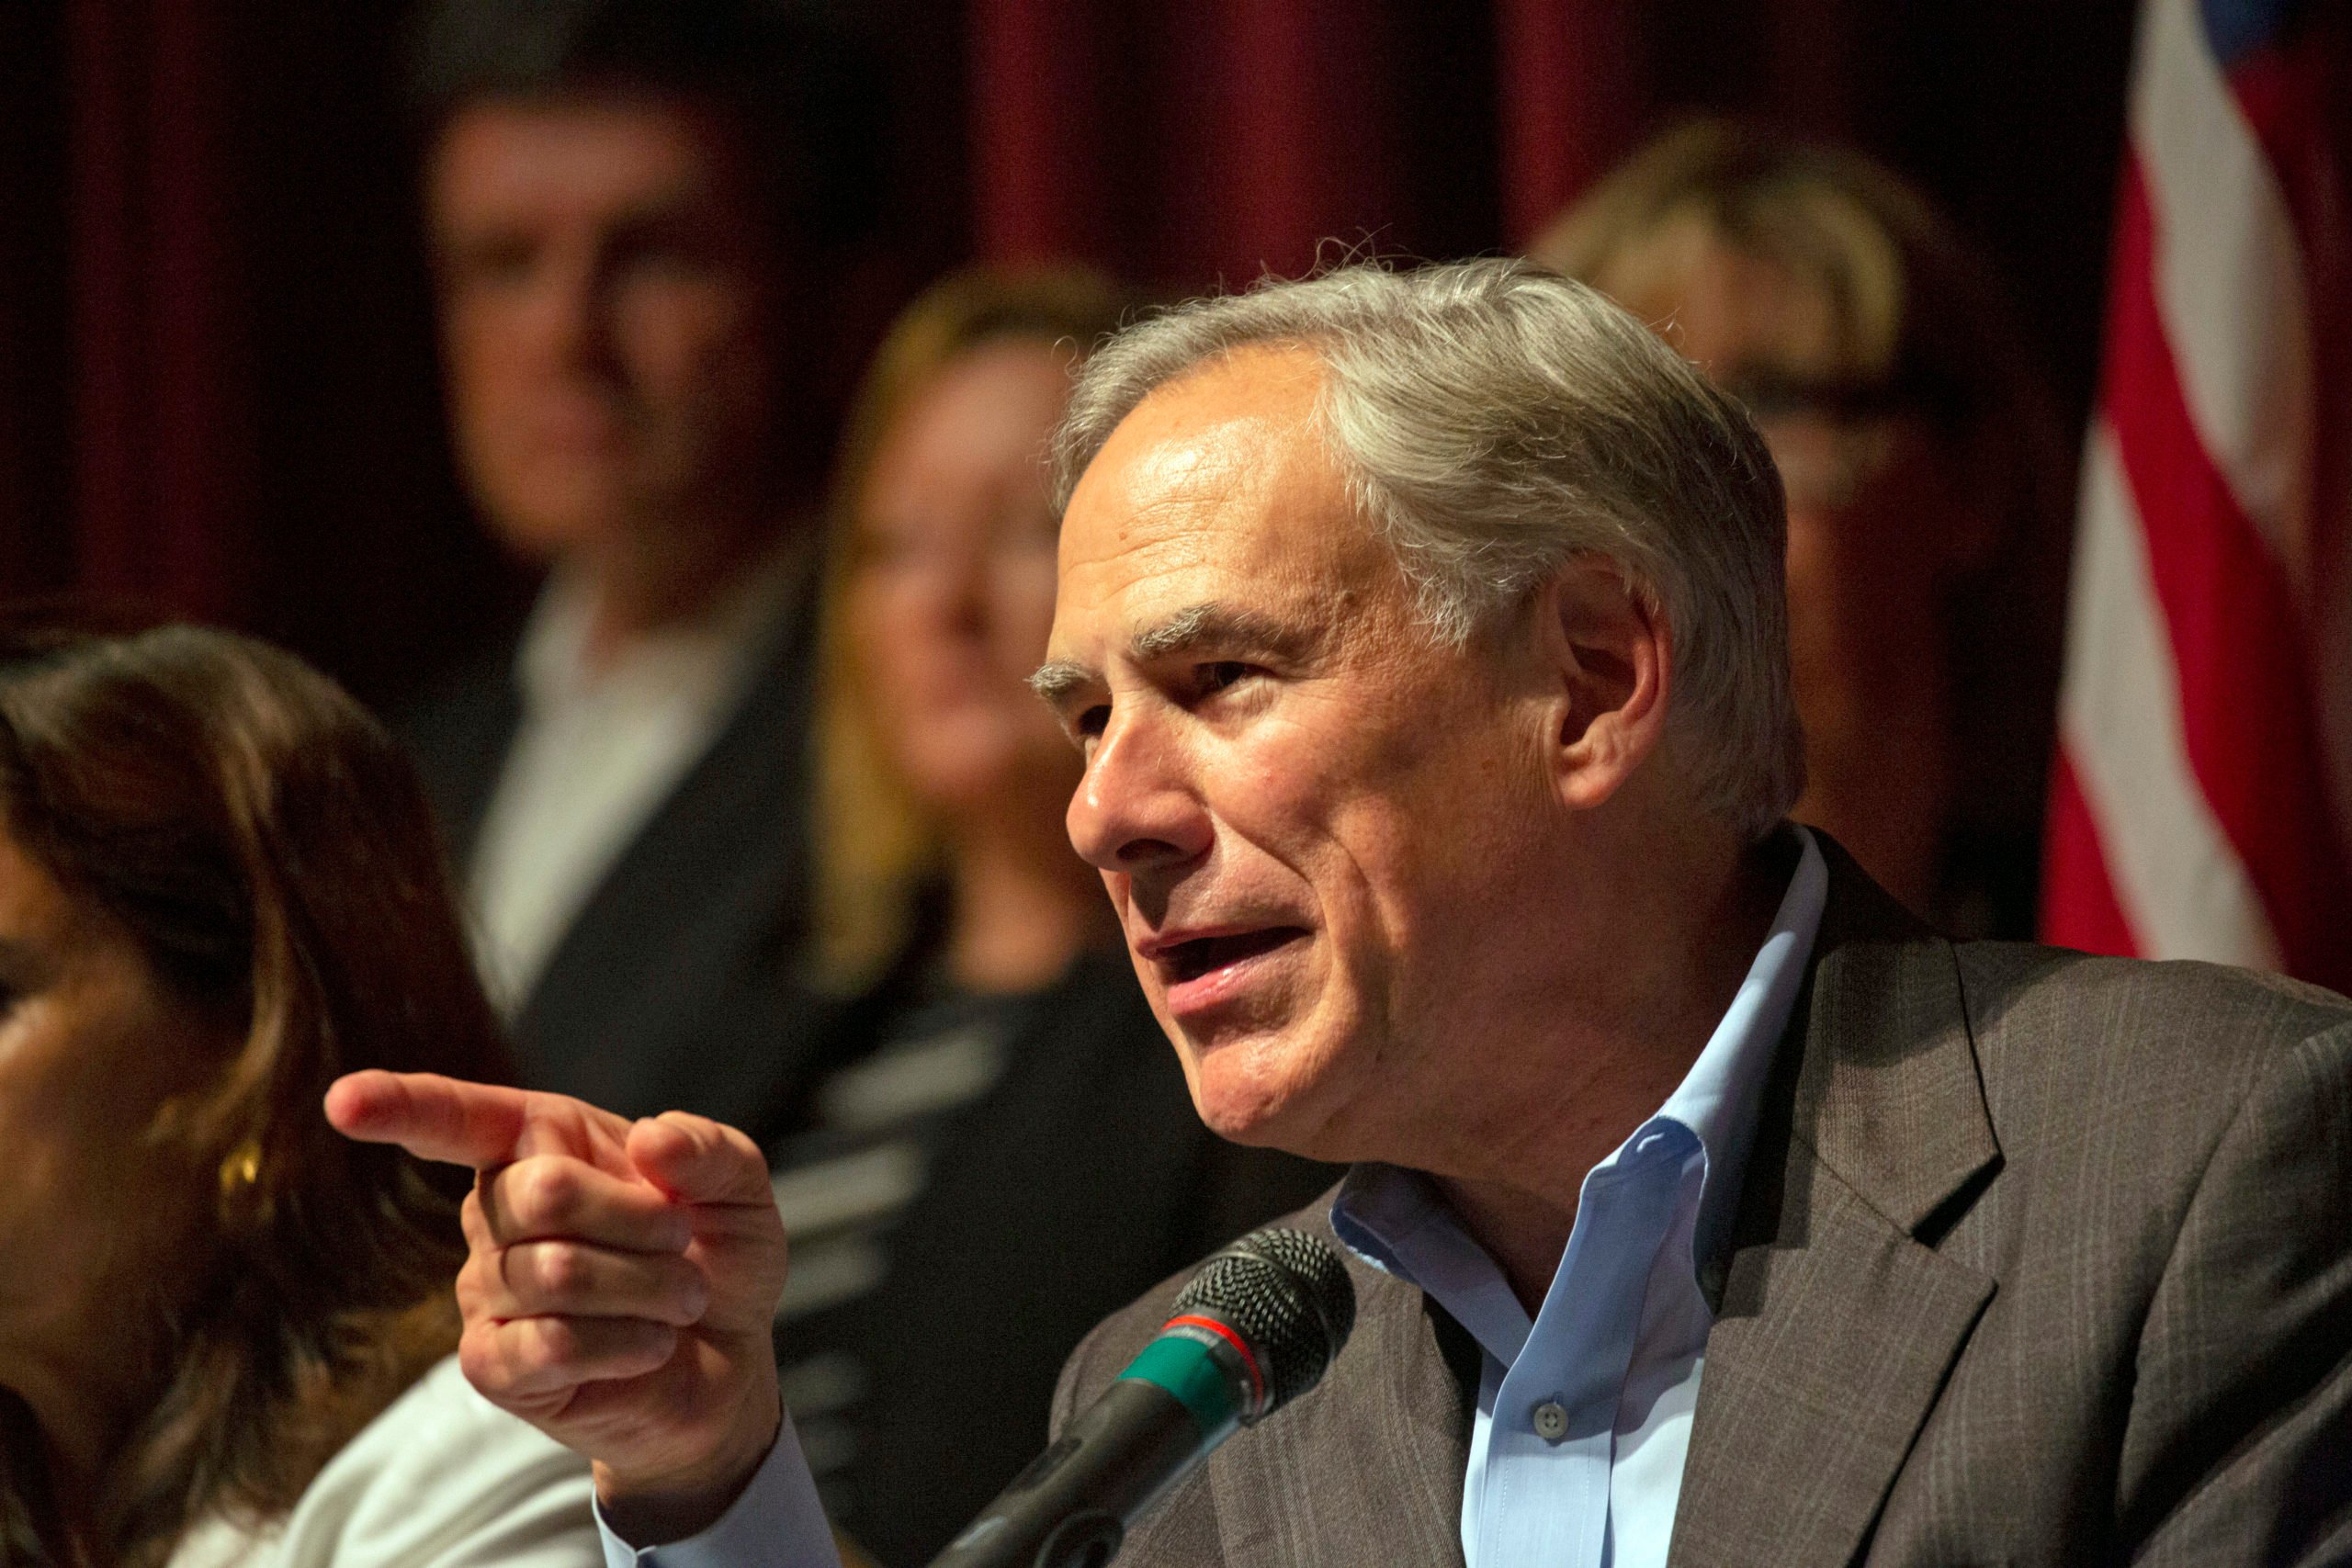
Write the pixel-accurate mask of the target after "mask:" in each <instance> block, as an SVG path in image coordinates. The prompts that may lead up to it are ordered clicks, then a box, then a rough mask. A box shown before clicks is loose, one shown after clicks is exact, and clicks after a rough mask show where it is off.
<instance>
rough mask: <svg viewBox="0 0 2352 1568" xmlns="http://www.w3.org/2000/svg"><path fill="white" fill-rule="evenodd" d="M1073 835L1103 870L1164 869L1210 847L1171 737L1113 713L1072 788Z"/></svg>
mask: <svg viewBox="0 0 2352 1568" xmlns="http://www.w3.org/2000/svg"><path fill="white" fill-rule="evenodd" d="M1068 821H1069V841H1070V843H1071V844H1072V845H1073V846H1074V847H1075V848H1076V849H1077V851H1078V852H1079V853H1080V855H1082V856H1084V857H1085V858H1086V860H1087V861H1088V862H1089V863H1091V864H1092V865H1094V866H1096V867H1097V868H1099V869H1101V870H1103V871H1114V872H1125V873H1129V874H1133V873H1136V872H1146V871H1153V870H1165V869H1168V868H1170V867H1173V866H1178V865H1182V864H1184V863H1188V862H1190V861H1193V860H1197V859H1199V858H1200V857H1201V856H1203V855H1204V854H1206V853H1207V852H1208V849H1209V840H1210V834H1211V829H1210V823H1209V816H1208V813H1207V811H1206V810H1204V808H1203V807H1202V805H1201V801H1200V797H1199V795H1197V794H1195V793H1194V791H1193V788H1192V787H1191V784H1190V781H1189V775H1188V772H1187V770H1186V769H1185V768H1184V766H1183V759H1182V755H1181V751H1180V750H1179V749H1178V747H1177V746H1176V744H1175V741H1174V739H1173V738H1172V737H1170V736H1169V735H1168V734H1167V733H1166V732H1165V731H1164V730H1161V729H1159V728H1156V727H1154V726H1152V725H1150V724H1148V723H1136V722H1131V721H1129V720H1127V719H1125V718H1124V717H1119V716H1114V717H1113V719H1112V720H1111V722H1110V724H1109V726H1108V727H1107V728H1105V729H1104V730H1103V734H1102V737H1101V738H1100V739H1097V740H1096V741H1095V744H1094V754H1093V755H1092V756H1091V758H1089V759H1088V761H1087V764H1086V773H1085V774H1084V776H1082V777H1081V778H1080V780H1079V781H1078V791H1077V793H1076V794H1074V795H1071V796H1070V801H1069V818H1068Z"/></svg>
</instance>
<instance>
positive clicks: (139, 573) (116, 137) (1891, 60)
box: [0, 0, 2131, 702]
mask: <svg viewBox="0 0 2352 1568" xmlns="http://www.w3.org/2000/svg"><path fill="white" fill-rule="evenodd" d="M408 9H409V0H338V3H337V4H335V5H332V6H250V5H245V4H242V3H241V0H65V4H63V5H62V6H0V112H5V113H6V115H7V116H8V118H9V121H10V128H11V134H10V135H9V137H7V138H5V139H0V199H5V200H6V202H7V204H8V210H9V212H10V214H11V218H12V221H11V223H10V224H8V225H0V518H5V520H6V527H5V528H0V595H21V594H25V593H28V592H53V591H57V590H79V591H82V592H90V593H96V594H100V595H104V596H108V597H116V598H123V597H129V598H133V599H138V600H143V601H145V602H147V603H148V604H152V605H153V606H156V607H159V608H162V609H165V610H169V611H174V612H176V613H179V614H183V615H200V616H205V617H209V618H214V619H220V620H225V621H227V622H229V623H231V624H233V625H238V626H244V627H247V628H249V629H253V630H256V631H258V632H260V633H262V634H263V635H266V636H270V637H276V638H278V639H279V640H282V641H285V642H288V643H289V644H290V645H292V646H293V647H295V648H296V649H299V650H300V651H302V652H304V653H306V654H308V655H310V656H311V657H312V658H314V659H317V660H320V661H322V663H324V664H325V665H326V666H327V667H328V668H330V669H332V670H334V671H335V672H337V673H338V674H341V675H342V676H344V677H345V679H346V680H349V681H351V682H353V683H354V684H355V685H356V686H357V687H358V688H359V689H360V690H361V691H362V692H363V693H364V694H371V695H374V696H377V697H379V699H382V700H384V701H387V702H397V701H398V700H400V699H401V697H402V696H403V695H405V694H410V693H413V692H414V691H415V690H417V689H418V687H419V686H420V685H421V684H422V683H424V682H425V681H427V680H428V679H429V678H430V677H431V676H432V674H433V673H434V672H435V671H436V670H437V669H438V668H441V667H445V666H447V664H448V663H449V662H451V661H452V660H454V659H455V658H457V657H458V656H460V655H462V654H464V653H467V652H469V651H470V650H471V649H475V648H477V647H479V646H480V645H481V643H482V642H483V641H484V640H485V638H486V637H487V636H488V634H489V633H490V631H491V630H492V628H493V626H494V624H495V623H496V621H497V620H498V618H499V617H500V616H501V615H506V614H511V612H512V610H513V609H514V607H515V604H517V603H519V590H520V589H521V588H522V587H523V586H524V585H523V584H522V583H521V581H520V580H519V579H518V577H517V576H516V575H515V573H514V572H513V571H512V570H511V569H509V568H507V567H505V566H504V565H503V564H502V563H501V562H500V561H499V559H498V558H496V556H495V555H494V554H493V553H492V552H491V551H490V550H489V549H488V548H487V547H485V546H484V545H483V544H482V543H481V540H480V538H479V536H478V535H477V534H476V532H475V530H474V529H473V527H472V525H471V523H470V520H469V517H468V516H467V513H466V509H465V506H464V504H463V502H462V501H461V499H460V497H459V494H458V488H457V485H456V483H455V481H454V479H453V478H452V476H451V473H450V469H449V465H448V459H447V449H446V443H445V441H444V438H443V436H442V434H441V430H440V423H441V412H440V407H439V393H438V388H437V384H436V371H435V365H434V356H433V350H432V324H431V315H430V310H429V301H428V299H427V296H426V291H425V287H424V274H423V267H422V263H421V259H420V257H419V254H418V249H419V247H418V245H417V242H416V236H415V216H414V197H413V176H412V173H411V170H410V168H409V166H408V160H409V157H410V150H409V149H408V148H407V147H406V145H405V144H404V140H403V132H402V130H401V121H400V115H399V91H398V73H399V48H398V44H399V39H400V37H401V27H402V24H403V21H404V18H405V17H406V15H407V12H408ZM833 10H834V11H835V12H836V13H837V14H840V15H842V16H844V17H849V18H851V19H852V22H853V25H854V26H855V27H857V28H860V29H862V31H863V32H864V33H865V42H866V43H867V44H868V45H870V47H871V51H872V52H873V54H874V56H875V57H876V61H877V62H878V63H879V64H880V66H881V68H882V73H883V75H884V77H885V78H886V85H887V88H888V97H889V104H888V113H887V115H886V117H885V119H886V126H885V131H884V134H885V135H886V136H887V138H888V146H887V147H886V148H884V149H883V154H884V155H883V158H882V164H883V166H884V168H885V170H886V175H885V179H886V183H887V186H888V188H887V189H886V190H884V191H882V192H881V193H880V202H879V206H880V208H881V209H882V211H881V219H882V222H881V234H880V237H879V239H878V241H877V243H876V250H877V256H876V265H875V266H874V268H873V274H874V276H876V277H879V278H881V279H884V280H886V281H885V283H883V284H881V285H876V286H872V287H868V286H867V285H865V284H855V285H844V286H843V287H842V288H841V290H840V293H841V296H842V301H843V304H842V310H843V312H844V313H845V314H848V315H853V316H855V317H857V318H858V319H860V320H863V319H864V317H865V315H867V314H876V315H879V314H882V313H884V312H882V311H880V310H875V309H872V308H871V306H872V305H873V304H874V303H879V304H881V305H887V304H888V303H890V300H889V299H885V300H880V301H878V302H869V301H865V300H864V299H862V298H856V299H854V298H853V297H854V296H855V295H856V294H857V291H858V289H859V288H866V289H867V291H868V292H873V291H876V289H878V290H879V291H881V292H887V293H888V294H890V296H891V299H898V298H903V297H904V295H905V294H906V293H907V292H910V290H911V289H912V288H916V287H918V286H920V285H921V284H922V282H923V281H924V280H926V279H927V278H928V277H929V276H932V275H933V274H935V273H936V272H938V271H940V270H941V269H943V268H944V267H946V266H949V265H955V264H956V263H957V262H959V261H962V260H965V259H967V258H969V257H972V256H976V255H977V256H985V257H990V258H996V259H1025V260H1044V259H1054V258H1071V259H1080V260H1087V261H1092V262H1095V263H1098V264H1100V265H1105V266H1108V267H1110V268H1113V269H1114V270H1116V271H1119V272H1121V273H1124V274H1125V275H1127V276H1130V277H1132V278H1134V279H1135V280H1136V281H1138V282H1140V283H1142V284H1145V285H1147V286H1148V287H1153V288H1159V289H1161V290H1165V291H1178V290H1192V289H1198V288H1205V287H1212V286H1216V285H1218V284H1225V285H1238V284H1242V283H1246V282H1248V281H1249V280H1250V279H1251V278H1253V277H1255V276H1257V275H1258V274H1259V273H1260V272H1261V270H1264V269H1267V268H1272V269H1273V270H1275V271H1277V272H1282V273H1295V272H1297V271H1299V270H1301V269H1303V268H1305V267H1306V266H1308V265H1312V264H1313V263H1314V262H1315V261H1316V260H1317V257H1318V255H1324V254H1329V242H1332V241H1336V242H1338V243H1340V245H1343V246H1354V247H1365V248H1369V249H1372V250H1374V251H1376V252H1378V253H1380V254H1386V255H1392V256H1430V257H1437V256H1450V255H1459V254H1475V253H1480V252H1492V251H1496V250H1499V249H1502V248H1505V247H1507V246H1509V245H1511V244H1514V243H1520V242H1521V241H1522V240H1524V239H1525V238H1526V237H1527V236H1528V235H1529V234H1530V233H1531V232H1532V230H1533V229H1534V228H1535V227H1536V226H1537V225H1539V224H1540V223H1542V222H1543V221H1544V220H1545V219H1546V218H1547V217H1549V216H1550V214H1551V213H1552V212H1553V211H1555V209H1557V208H1558V207H1559V206H1560V205H1561V204H1562V203H1564V202H1565V201H1566V200H1567V199H1569V198H1570V197H1573V196H1574V195H1575V194H1576V193H1577V191H1578V190H1580V189H1582V188H1583V187H1584V186H1585V185H1586V184H1587V183H1588V182H1589V181H1590V180H1591V179H1592V178H1593V177H1594V176H1595V175H1597V174H1599V173H1600V171H1601V170H1603V169H1604V168H1606V167H1607V166H1608V165H1609V164H1611V162H1612V161H1613V160H1614V159H1615V158H1617V157H1618V156H1619V155H1620V154H1621V153H1622V152H1624V151H1625V150H1627V149H1628V148H1630V147H1631V146H1632V145H1634V142H1635V141H1638V140H1639V138H1640V137H1642V136H1643V135H1645V134H1646V133H1647V132H1648V131H1649V130H1652V129H1654V128H1656V127H1657V125H1658V124H1659V123H1661V122H1662V121H1664V120H1666V119H1668V118H1672V117H1674V116H1675V115H1678V114H1679V113H1682V112H1686V111H1690V110H1694V109H1695V110H1721V111H1730V112H1735V113H1741V114H1748V115H1756V116H1761V117H1765V118H1773V119H1778V120H1780V121H1781V122H1783V123H1790V124H1793V125H1796V126H1798V127H1799V128H1801V129H1804V130H1811V131H1815V132H1816V133H1822V134H1829V135H1838V136H1844V137H1848V138H1850V139H1851V140H1853V141H1857V142H1859V143H1860V144H1861V145H1862V146H1864V147H1866V148H1867V149H1869V150H1870V151H1872V152H1876V153H1878V154H1879V155H1881V156H1882V157H1884V158H1886V159H1888V160H1889V161H1890V162H1892V163H1894V164H1895V165H1896V166H1897V167H1898V168H1901V169H1903V170H1905V172H1906V173H1908V174H1910V175H1913V176H1914V177H1915V178H1917V179H1918V180H1919V181H1920V182H1921V183H1923V184H1924V185H1925V186H1927V187H1928V189H1929V190H1930V191H1931V192H1933V193H1934V194H1935V195H1937V196H1938V197H1939V198H1940V199H1942V200H1943V201H1944V202H1945V203H1946V204H1947V205H1949V206H1951V208H1952V209H1954V210H1955V211H1956V212H1957V213H1958V215H1959V216H1960V217H1961V219H1962V220H1963V222H1965V223H1966V224H1968V225H1969V226H1970V227H1972V228H1973V229H1974V230H1975V231H1976V232H1977V233H1978V234H1979V235H1980V236H1981V237H1983V238H1984V239H1985V240H1986V241H1987V242H1988V243H1990V244H1991V245H1992V246H1993V247H1994V249H1995V251H1996V254H1997V255H1998V257H1999V258H2000V259H2001V260H2002V261H2003V262H2004V264H2005V265H2007V270H2008V273H2009V275H2010V276H2011V277H2012V278H2013V279H2015V280H2016V281H2017V283H2018V297H2019V299H2020V303H2021V304H2022V305H2023V307H2024V309H2025V310H2026V312H2027V316H2028V319H2029V323H2030V325H2031V326H2032V327H2033V328H2034V329H2035V331H2036V332H2037V333H2038V335H2039V336H2040V338H2041V341H2042V342H2043V343H2044V344H2045V345H2046V347H2047V348H2048V350H2049V352H2050V356H2051V358H2052V362H2053V364H2055V366H2056V367H2057V368H2058V370H2059V372H2060V375H2061V378H2062V382H2063V385H2064V390H2065V391H2066V393H2067V395H2068V397H2069V400H2071V401H2072V403H2073V404H2074V406H2075V407H2077V408H2080V407H2083V406H2085V405H2086V403H2087V400H2088V395H2089V387H2090V381H2091V372H2092V367H2093V366H2094V364H2095V360H2096V348H2097V339H2096V332H2097V322H2098V300H2099V278H2100V273H2101V258H2102V255H2103V252H2104V248H2105V243H2106V242H2105V234H2106V222H2105V218H2106V209H2107V205H2108V201H2109V192H2110V191H2111V189H2112V184H2113V174H2114V167H2115V164H2114V159H2115V152H2116V147H2117V145H2118V142H2119V140H2120V133H2121V124H2122V117H2121V91H2122V83H2123V77H2124V69H2125V63H2126V59H2127V52H2128V48H2129V39H2130V26H2131V0H2075V3H2074V4H2069V5H2067V6H2050V5H2048V4H2047V0H1980V3H1979V4H1976V5H1973V6H1948V5H1942V4H1939V3H1936V0H1645V3H1643V4H1640V5H1625V4H1622V3H1612V0H1491V3H1487V4H1481V3H1480V0H888V3H878V0H877V3H876V4H875V5H872V6H857V7H846V6H837V7H833Z"/></svg>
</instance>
